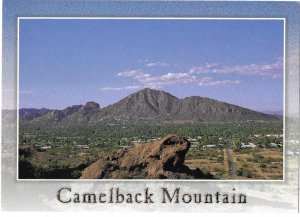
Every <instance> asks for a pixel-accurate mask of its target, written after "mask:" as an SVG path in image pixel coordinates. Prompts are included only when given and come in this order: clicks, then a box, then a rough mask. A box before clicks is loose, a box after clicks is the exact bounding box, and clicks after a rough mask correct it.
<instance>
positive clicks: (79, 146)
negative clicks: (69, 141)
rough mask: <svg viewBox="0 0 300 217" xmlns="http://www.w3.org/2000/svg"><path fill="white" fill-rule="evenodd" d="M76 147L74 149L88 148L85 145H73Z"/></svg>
mask: <svg viewBox="0 0 300 217" xmlns="http://www.w3.org/2000/svg"><path fill="white" fill-rule="evenodd" d="M75 146H76V148H79V149H88V148H89V146H87V145H75Z"/></svg>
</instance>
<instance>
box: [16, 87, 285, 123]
mask: <svg viewBox="0 0 300 217" xmlns="http://www.w3.org/2000/svg"><path fill="white" fill-rule="evenodd" d="M19 114H20V120H21V122H22V123H35V124H43V123H55V124H76V123H83V124H84V123H103V124H105V123H141V122H155V123H178V124H181V123H202V122H236V121H274V120H278V119H280V117H278V116H274V115H270V114H265V113H261V112H257V111H253V110H250V109H247V108H242V107H240V106H237V105H233V104H228V103H225V102H221V101H217V100H214V99H209V98H204V97H200V96H191V97H186V98H183V99H179V98H177V97H175V96H173V95H171V94H169V93H166V92H164V91H160V90H153V89H149V88H145V89H143V90H140V91H138V92H135V93H133V94H130V95H129V96H127V97H125V98H123V99H122V100H120V101H118V102H116V103H114V104H112V105H109V106H107V107H105V108H100V105H99V104H97V103H95V102H88V103H86V105H74V106H70V107H67V108H65V109H63V110H50V109H40V110H39V109H20V111H19Z"/></svg>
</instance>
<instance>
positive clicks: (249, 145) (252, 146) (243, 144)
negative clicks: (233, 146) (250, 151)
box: [241, 142, 257, 148]
mask: <svg viewBox="0 0 300 217" xmlns="http://www.w3.org/2000/svg"><path fill="white" fill-rule="evenodd" d="M256 147H257V146H256V145H255V144H253V143H251V142H250V143H249V144H247V145H246V144H245V143H242V145H241V148H256Z"/></svg>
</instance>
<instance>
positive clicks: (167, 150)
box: [80, 135, 213, 179]
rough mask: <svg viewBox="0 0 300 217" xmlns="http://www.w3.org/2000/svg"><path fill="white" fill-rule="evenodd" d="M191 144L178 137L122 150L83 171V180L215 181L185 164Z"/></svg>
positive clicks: (168, 137) (170, 136)
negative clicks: (209, 179)
mask: <svg viewBox="0 0 300 217" xmlns="http://www.w3.org/2000/svg"><path fill="white" fill-rule="evenodd" d="M189 148H190V142H189V141H188V140H187V139H185V138H183V137H180V136H178V135H168V136H166V137H164V138H163V139H162V140H160V141H156V142H153V143H145V144H139V145H136V146H134V147H132V148H130V149H128V150H123V149H120V150H119V151H118V152H117V153H116V154H115V155H113V156H111V157H106V158H104V157H102V158H100V159H99V160H97V161H96V162H94V163H93V164H91V165H90V166H88V167H87V168H85V169H84V171H83V173H82V176H81V177H80V179H110V178H112V179H126V178H128V179H206V178H213V177H212V175H210V174H204V173H202V171H201V170H200V169H198V168H197V169H195V170H191V169H189V168H188V167H187V166H185V165H184V159H185V154H186V153H187V151H188V150H189Z"/></svg>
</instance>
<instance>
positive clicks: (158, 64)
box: [145, 62, 176, 67]
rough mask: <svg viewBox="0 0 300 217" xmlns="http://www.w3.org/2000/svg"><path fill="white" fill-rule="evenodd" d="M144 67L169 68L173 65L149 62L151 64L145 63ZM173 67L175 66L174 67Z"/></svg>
mask: <svg viewBox="0 0 300 217" xmlns="http://www.w3.org/2000/svg"><path fill="white" fill-rule="evenodd" d="M145 66H147V67H170V66H173V65H172V64H169V63H165V62H151V63H147V64H146V65H145ZM174 66H176V65H174Z"/></svg>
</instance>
